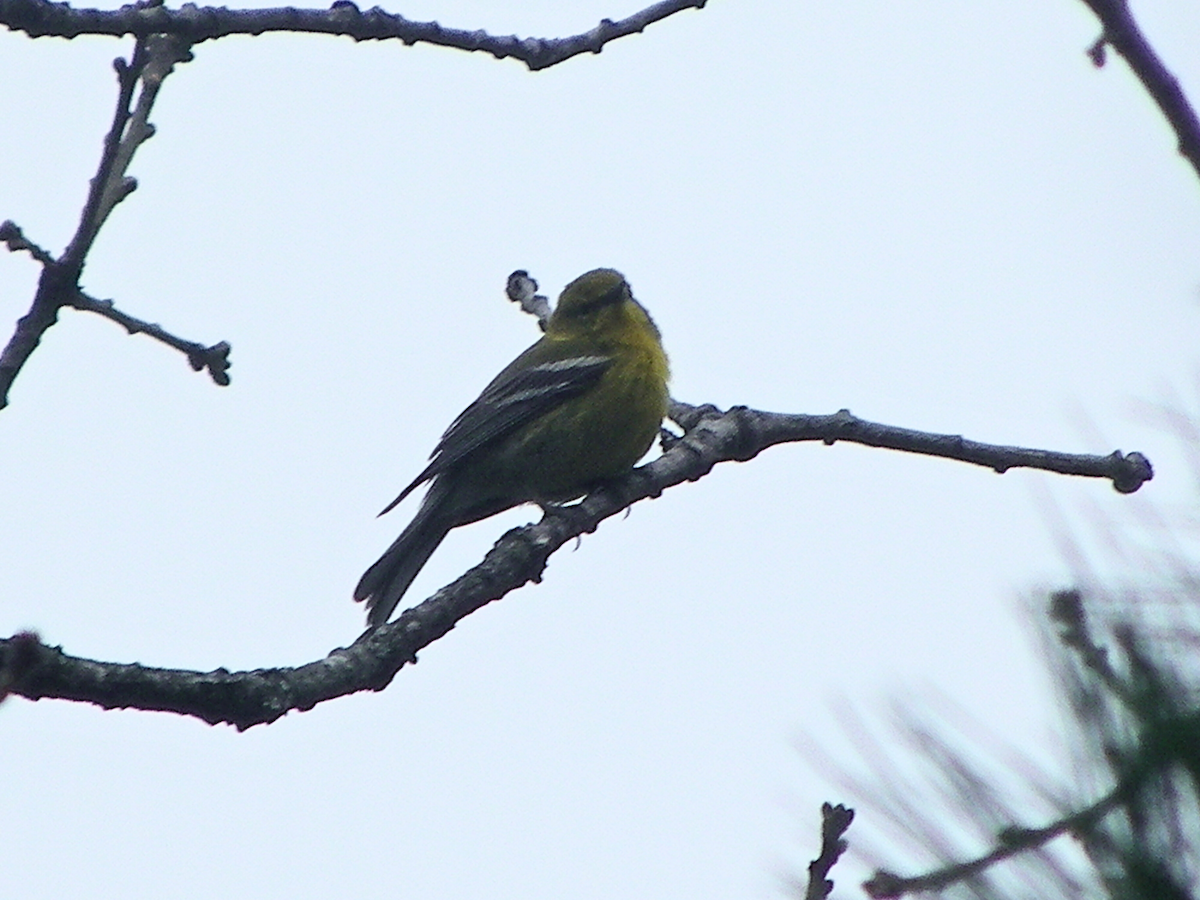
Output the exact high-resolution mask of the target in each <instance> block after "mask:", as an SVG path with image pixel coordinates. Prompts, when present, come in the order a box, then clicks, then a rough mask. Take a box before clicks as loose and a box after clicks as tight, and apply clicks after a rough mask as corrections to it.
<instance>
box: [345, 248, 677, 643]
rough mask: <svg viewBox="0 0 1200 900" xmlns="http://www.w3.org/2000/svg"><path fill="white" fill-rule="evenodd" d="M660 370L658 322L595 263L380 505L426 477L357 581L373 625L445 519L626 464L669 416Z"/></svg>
mask: <svg viewBox="0 0 1200 900" xmlns="http://www.w3.org/2000/svg"><path fill="white" fill-rule="evenodd" d="M667 377H668V368H667V357H666V354H665V353H664V352H663V348H662V342H661V340H660V337H659V332H658V328H657V327H656V326H655V324H654V322H653V321H652V320H651V318H650V316H649V314H648V313H647V312H646V310H645V309H643V308H642V306H641V304H640V303H638V302H637V301H636V300H634V299H633V293H632V291H631V290H630V288H629V283H628V282H627V281H626V280H625V277H624V276H623V275H622V274H621V273H620V272H616V271H614V270H612V269H594V270H593V271H591V272H587V273H586V274H584V275H580V276H579V277H578V278H576V279H575V280H574V281H572V282H571V283H570V284H568V285H567V286H566V288H564V289H563V292H562V295H561V296H560V297H559V298H558V305H557V306H556V307H555V309H554V313H553V315H551V316H550V319H549V321H548V322H547V323H546V333H545V335H544V336H543V337H542V339H541V340H539V341H538V342H537V343H536V344H534V345H533V346H532V347H530V348H529V349H528V350H526V351H525V352H524V353H522V354H521V355H520V356H518V357H517V358H516V359H515V360H513V361H512V362H511V363H510V364H509V365H508V366H507V367H506V368H505V369H504V371H502V372H501V373H500V374H499V375H497V376H496V377H495V378H494V379H493V380H492V383H491V384H489V385H488V386H487V387H486V388H484V389H483V393H482V394H480V395H479V398H478V399H477V400H475V402H474V403H472V404H471V405H470V406H468V407H467V408H466V409H465V410H463V412H462V414H461V415H460V416H459V417H458V418H457V419H455V420H454V421H453V422H452V423H451V424H450V427H449V428H448V429H446V433H445V434H443V435H442V439H441V440H440V441H439V442H438V445H437V446H436V447H435V448H434V450H433V453H432V454H431V456H430V460H431V461H430V463H429V465H427V466H426V467H425V469H424V470H423V471H422V472H421V474H420V475H418V476H417V477H416V478H415V479H413V482H412V484H410V485H409V486H408V487H406V488H405V489H404V490H403V491H401V492H400V495H399V496H398V497H397V498H396V499H395V500H393V501H392V502H391V503H389V504H388V506H387V507H386V508H385V509H384V510H383V512H381V513H380V515H383V513H386V512H388V511H389V510H391V509H392V508H393V507H395V506H396V505H397V504H398V503H399V502H400V501H401V500H403V499H404V498H405V497H407V496H408V494H409V493H410V492H411V491H412V490H413V489H414V488H416V487H417V486H418V485H420V484H421V483H423V482H426V481H429V482H431V483H430V486H429V490H428V492H427V493H426V494H425V498H424V500H422V501H421V507H420V509H418V510H417V514H416V516H415V517H413V520H412V521H411V522H409V524H408V527H407V528H405V529H404V531H403V532H401V534H400V537H398V538H396V540H395V542H394V543H393V544H392V546H390V547H388V549H387V550H386V551H385V552H384V554H383V556H381V557H380V558H379V560H378V561H377V562H376V563H375V564H374V565H373V566H371V568H369V569H367V571H366V573H365V574H364V575H363V577H362V579H361V580H360V581H359V582H358V587H356V588H355V589H354V599H355V600H365V601H366V603H367V622H368V624H369V625H379V624H382V623H383V622H386V621H387V620H388V617H389V616H391V614H392V611H393V610H394V609H395V608H396V604H397V603H399V602H400V598H401V597H402V596H403V594H404V592H405V590H407V589H408V586H409V584H411V583H412V580H413V579H414V578H415V577H416V576H417V572H419V571H420V570H421V567H422V566H423V565H425V562H426V560H428V559H429V557H430V556H431V555H432V554H433V551H434V550H436V549H437V546H438V544H440V543H441V542H442V539H443V538H445V537H446V535H447V533H449V531H450V529H451V528H455V527H457V526H459V525H466V524H468V523H470V522H477V521H479V520H480V519H485V518H487V517H488V516H491V515H495V514H496V513H498V512H501V511H502V510H506V509H510V508H512V507H514V506H519V505H520V504H522V503H529V502H533V503H562V502H565V501H568V500H574V499H576V498H578V497H582V496H583V495H584V494H586V493H587V492H588V491H589V490H590V489H591V488H593V487H595V486H597V485H599V484H601V483H603V482H604V481H606V480H610V479H613V478H616V477H617V476H619V475H622V474H624V473H625V472H628V471H629V470H630V469H632V468H633V465H634V464H635V463H636V462H637V461H638V460H639V459H640V458H641V457H642V455H643V454H645V452H646V451H647V450H649V449H650V445H651V444H652V443H653V442H654V438H655V437H656V436H657V435H658V430H659V426H660V425H661V423H662V419H663V416H664V415H666V411H667Z"/></svg>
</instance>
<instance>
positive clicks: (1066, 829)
mask: <svg viewBox="0 0 1200 900" xmlns="http://www.w3.org/2000/svg"><path fill="white" fill-rule="evenodd" d="M1139 780H1140V779H1131V780H1130V781H1127V782H1124V783H1121V784H1118V785H1117V786H1116V787H1114V788H1113V789H1112V790H1111V791H1110V792H1109V793H1107V794H1105V795H1104V796H1103V797H1101V798H1100V799H1099V800H1097V801H1096V802H1095V803H1093V804H1092V805H1091V806H1088V807H1085V808H1084V809H1081V810H1079V811H1078V812H1073V813H1070V814H1069V815H1066V816H1063V817H1062V818H1061V819H1057V820H1056V821H1054V822H1051V823H1050V824H1049V825H1045V826H1043V827H1041V828H1020V827H1015V826H1014V827H1012V828H1008V829H1005V831H1004V833H1003V834H1002V835H1001V836H1000V843H999V846H997V847H996V848H995V849H994V850H992V851H991V852H989V853H985V854H984V855H983V856H980V857H978V858H977V859H973V860H969V861H967V862H963V863H954V864H953V865H949V866H946V867H944V868H941V869H935V870H933V871H932V872H926V873H925V874H924V875H913V876H903V875H897V874H895V873H894V872H888V871H884V870H880V871H878V872H876V873H875V874H874V876H872V877H871V879H870V880H869V881H867V882H865V883H864V884H863V890H865V891H866V892H867V893H868V894H869V895H870V896H872V897H876V898H888V900H891V898H895V897H902V896H904V895H905V894H916V893H920V892H922V891H937V890H941V889H943V888H947V887H949V886H950V885H952V884H958V883H959V882H962V881H966V880H967V879H968V878H972V877H974V876H976V875H979V874H980V873H981V872H983V871H985V870H986V869H988V868H989V867H990V866H994V865H995V864H996V863H998V862H1002V861H1003V860H1006V859H1008V858H1009V857H1011V856H1015V855H1017V854H1018V853H1024V852H1025V851H1026V850H1033V849H1035V848H1037V847H1041V846H1042V845H1044V844H1046V843H1048V842H1049V841H1052V840H1053V839H1054V838H1056V837H1058V836H1059V835H1061V834H1084V833H1086V832H1088V831H1089V830H1090V829H1091V828H1092V827H1093V826H1094V825H1095V824H1096V823H1097V822H1099V821H1100V820H1101V819H1102V818H1104V816H1106V815H1108V813H1109V812H1111V811H1112V810H1113V809H1115V808H1116V807H1117V806H1119V805H1120V804H1121V803H1122V802H1124V801H1125V800H1127V799H1128V797H1129V795H1130V794H1131V793H1132V792H1133V790H1134V789H1135V785H1136V784H1137V783H1138V781H1139Z"/></svg>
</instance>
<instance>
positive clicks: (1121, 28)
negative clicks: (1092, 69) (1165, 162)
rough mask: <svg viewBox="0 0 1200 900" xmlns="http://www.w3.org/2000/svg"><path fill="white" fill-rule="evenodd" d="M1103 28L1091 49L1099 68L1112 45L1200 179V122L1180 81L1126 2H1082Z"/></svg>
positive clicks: (1092, 0)
mask: <svg viewBox="0 0 1200 900" xmlns="http://www.w3.org/2000/svg"><path fill="white" fill-rule="evenodd" d="M1083 2H1084V3H1086V4H1087V6H1088V8H1089V9H1091V11H1092V12H1094V13H1095V14H1096V17H1097V18H1098V19H1099V20H1100V22H1101V24H1102V25H1103V26H1104V33H1103V34H1101V35H1100V37H1099V39H1098V40H1097V41H1096V42H1095V43H1094V44H1093V45H1092V46H1091V47H1090V48H1088V56H1089V57H1090V58H1091V60H1092V63H1093V64H1094V65H1095V66H1097V67H1100V66H1103V65H1104V56H1105V55H1104V45H1105V44H1109V45H1111V46H1112V47H1113V49H1115V50H1116V51H1117V52H1118V53H1120V54H1121V56H1123V57H1124V58H1125V61H1126V62H1127V63H1129V67H1130V68H1131V69H1133V72H1134V74H1135V75H1137V77H1138V79H1139V80H1140V81H1141V82H1142V85H1143V86H1144V87H1145V88H1146V90H1147V91H1148V92H1149V94H1150V96H1151V97H1153V98H1154V102H1155V103H1157V104H1158V108H1159V109H1161V110H1162V112H1163V115H1165V116H1166V117H1167V121H1168V122H1170V124H1171V127H1172V128H1174V129H1175V135H1176V137H1177V138H1178V139H1179V152H1180V154H1181V155H1182V156H1183V157H1185V158H1186V159H1187V161H1188V162H1190V163H1191V164H1192V168H1193V169H1195V170H1196V174H1197V175H1198V176H1200V119H1198V118H1197V117H1196V111H1195V110H1194V109H1192V106H1191V104H1190V103H1189V102H1188V99H1187V96H1186V95H1185V94H1184V93H1183V88H1181V87H1180V86H1179V81H1178V79H1176V78H1175V76H1174V75H1172V74H1171V73H1170V72H1169V71H1168V70H1167V67H1166V66H1165V65H1163V61H1162V60H1161V59H1159V58H1158V54H1157V53H1155V52H1154V48H1153V47H1151V46H1150V42H1149V41H1147V40H1146V37H1145V35H1143V34H1142V30H1141V29H1140V28H1138V24H1137V22H1136V21H1135V20H1134V18H1133V13H1131V12H1130V11H1129V4H1128V2H1127V0H1083Z"/></svg>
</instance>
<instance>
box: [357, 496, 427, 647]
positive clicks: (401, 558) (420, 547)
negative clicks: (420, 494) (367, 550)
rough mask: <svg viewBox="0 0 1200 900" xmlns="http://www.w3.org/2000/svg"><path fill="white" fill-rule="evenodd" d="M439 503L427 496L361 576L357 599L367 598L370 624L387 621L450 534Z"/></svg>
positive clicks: (379, 623)
mask: <svg viewBox="0 0 1200 900" xmlns="http://www.w3.org/2000/svg"><path fill="white" fill-rule="evenodd" d="M438 505H439V504H437V503H430V502H429V498H428V497H427V498H426V502H425V503H423V504H421V509H420V510H419V511H418V512H417V515H416V517H415V518H414V519H413V520H412V521H411V522H409V523H408V527H407V528H405V529H404V531H402V532H401V533H400V537H398V538H396V540H395V542H394V543H393V544H392V546H390V547H388V548H387V550H386V551H384V554H383V556H381V557H379V559H378V560H377V561H376V563H375V564H374V565H373V566H371V568H369V569H367V571H366V572H365V573H363V577H362V578H361V579H359V582H358V587H356V588H355V589H354V599H355V600H365V601H367V624H368V625H382V624H383V623H384V622H386V621H387V620H388V617H389V616H391V614H392V611H393V610H394V609H395V608H396V604H397V603H399V602H400V598H401V597H402V596H404V592H405V591H406V590H408V586H409V585H410V584H412V581H413V579H414V578H416V577H417V573H418V572H420V571H421V567H422V566H424V565H425V563H426V561H427V560H428V559H429V557H430V556H432V555H433V551H434V550H436V549H437V547H438V544H440V543H441V542H442V540H443V538H445V537H446V535H447V534H448V533H449V531H450V527H451V525H450V523H449V522H447V521H446V517H445V515H443V514H441V511H440V510H439V509H437V508H436V507H437V506H438Z"/></svg>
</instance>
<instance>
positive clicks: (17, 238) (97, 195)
mask: <svg viewBox="0 0 1200 900" xmlns="http://www.w3.org/2000/svg"><path fill="white" fill-rule="evenodd" d="M0 2H2V0H0ZM187 59H190V54H189V52H188V48H187V46H186V44H185V43H183V42H181V41H180V40H179V39H177V38H174V37H170V36H164V35H151V36H149V37H145V38H138V41H137V44H136V46H135V47H134V52H133V55H132V58H131V61H129V62H126V61H125V60H124V59H117V60H115V61H114V63H113V67H114V68H115V69H116V72H117V84H118V90H117V103H116V108H115V109H114V111H113V120H112V125H111V127H110V128H109V130H108V133H107V134H106V135H105V137H104V149H103V151H102V152H101V154H100V163H99V165H98V166H97V167H96V174H95V175H94V176H93V177H92V180H91V185H90V187H89V189H88V196H87V200H86V201H85V202H84V205H83V211H82V213H81V214H80V217H79V225H78V226H77V228H76V230H75V234H74V236H73V237H72V238H71V241H70V243H68V244H67V248H66V250H64V251H63V254H62V256H61V257H59V258H58V259H55V258H54V257H53V256H52V255H51V254H50V253H48V252H47V251H45V250H43V249H42V248H41V247H38V246H37V245H36V244H33V243H32V242H30V241H29V240H27V239H26V238H25V236H24V235H23V234H22V233H21V230H20V229H19V228H17V226H16V225H13V224H12V223H11V222H4V223H3V225H0V239H2V240H4V242H5V243H6V244H7V245H8V248H9V249H10V250H13V251H16V250H24V251H28V252H29V253H30V254H31V255H32V256H33V258H34V259H36V260H37V261H38V262H40V263H41V264H42V266H43V268H42V274H41V277H40V278H39V279H38V286H37V292H36V293H35V294H34V297H33V303H32V304H31V305H30V308H29V312H28V313H26V314H25V315H24V316H22V317H21V318H20V319H18V320H17V327H16V330H15V331H14V332H13V335H12V337H11V338H9V341H8V343H7V344H6V345H5V347H4V350H3V351H0V409H3V408H4V407H5V406H7V405H8V394H9V391H10V390H11V388H12V384H13V382H14V381H15V380H16V377H17V375H18V374H19V373H20V371H21V369H22V368H23V367H24V365H25V363H26V362H28V360H29V358H30V356H31V355H32V354H33V351H34V350H36V349H37V347H38V344H40V343H41V340H42V335H44V334H45V333H46V332H47V331H48V330H49V329H50V327H51V326H53V325H54V323H55V322H57V321H58V311H59V310H60V309H62V307H64V306H75V307H77V308H80V309H91V311H93V312H102V311H101V310H100V309H99V308H96V307H97V306H102V305H103V304H102V303H101V301H94V300H91V298H88V297H86V295H84V294H83V293H82V292H81V291H80V288H79V276H80V274H81V273H82V271H83V265H84V262H85V260H86V259H87V255H88V252H89V251H90V250H91V248H92V244H93V243H94V242H95V240H96V235H98V234H99V233H100V229H101V228H102V227H103V225H104V222H105V221H106V220H107V219H108V216H109V214H110V213H111V212H112V210H113V208H114V207H115V206H116V205H117V204H118V203H120V202H121V200H123V199H124V198H125V197H127V196H129V194H130V193H131V192H132V191H133V190H134V189H135V188H136V187H137V183H136V182H135V181H134V180H133V179H132V178H129V177H127V176H126V174H125V173H126V171H127V170H128V168H129V163H130V162H131V160H132V159H133V155H134V153H135V152H137V148H138V147H139V146H141V144H142V143H143V142H145V141H146V140H147V139H148V138H150V137H151V136H152V135H153V134H154V127H153V126H152V125H150V123H149V115H150V110H151V108H152V107H153V105H154V100H155V98H156V97H157V95H158V89H159V87H160V86H161V84H162V80H163V79H164V78H165V77H166V76H167V75H168V74H170V72H171V71H172V69H173V67H174V66H175V64H176V63H178V62H181V61H186V60H187ZM139 81H140V83H141V85H142V90H141V94H140V96H139V97H138V102H137V106H136V108H131V106H132V104H133V96H134V92H135V90H136V88H137V85H138V83H139ZM102 314H105V315H107V316H108V317H109V318H115V316H114V315H112V314H111V310H110V311H109V312H102ZM118 315H122V314H118ZM126 318H127V319H128V321H129V322H130V323H138V324H144V323H139V320H137V319H133V318H132V317H126ZM116 320H117V321H120V319H116ZM122 324H125V323H124V322H123V323H122ZM139 330H143V331H146V332H147V333H152V332H151V331H150V329H148V328H140V329H139ZM159 331H160V332H161V334H154V336H155V337H158V338H159V339H160V340H163V339H164V338H163V336H164V335H166V332H162V331H161V329H159ZM166 336H167V337H170V336H169V335H166ZM175 340H178V339H175ZM166 342H167V343H170V341H169V340H168V341H166ZM172 346H175V345H174V344H172ZM221 346H222V345H219V344H218V345H216V347H213V348H204V347H203V346H202V345H194V346H190V347H189V348H187V349H185V348H183V347H177V349H182V350H183V351H184V352H185V353H187V354H188V361H189V362H190V363H191V364H192V367H193V368H195V369H197V370H199V369H201V368H207V369H208V370H209V372H210V374H211V375H212V377H213V380H214V381H216V382H217V383H218V384H222V383H228V375H227V374H225V369H227V368H228V361H227V359H226V360H224V362H222V360H221V358H220V357H221V356H222V354H221V353H219V352H214V351H220V350H221ZM197 348H198V349H197ZM223 355H224V356H226V357H227V356H228V348H227V347H226V348H225V349H224V354H223ZM222 378H223V379H225V381H224V382H222V380H221V379H222Z"/></svg>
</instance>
